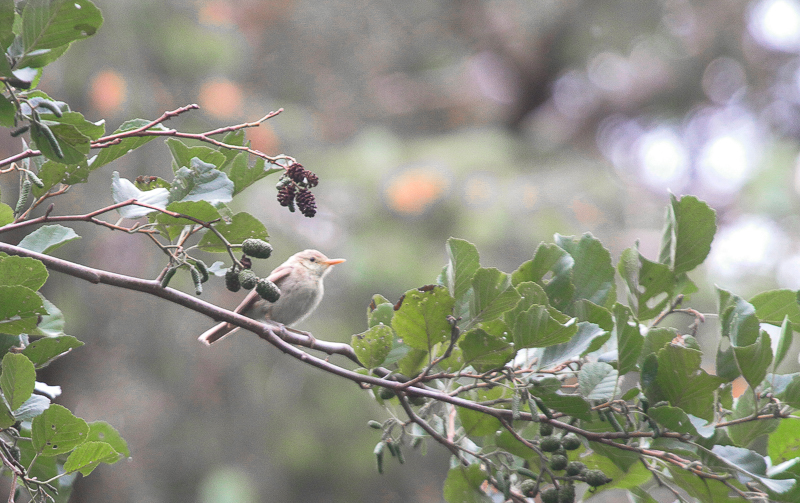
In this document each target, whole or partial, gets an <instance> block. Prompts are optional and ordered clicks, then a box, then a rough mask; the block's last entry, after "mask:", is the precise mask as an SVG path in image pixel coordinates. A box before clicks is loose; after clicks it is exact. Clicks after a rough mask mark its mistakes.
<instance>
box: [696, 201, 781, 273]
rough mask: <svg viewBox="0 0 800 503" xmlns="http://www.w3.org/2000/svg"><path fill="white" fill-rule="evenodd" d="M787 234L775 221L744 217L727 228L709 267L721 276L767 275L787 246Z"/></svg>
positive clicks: (718, 239)
mask: <svg viewBox="0 0 800 503" xmlns="http://www.w3.org/2000/svg"><path fill="white" fill-rule="evenodd" d="M786 242H787V238H786V236H785V234H784V232H783V231H782V230H781V229H780V227H778V225H777V224H775V222H773V221H772V220H768V219H765V218H763V217H756V216H748V217H743V218H742V219H741V220H739V221H738V222H736V223H734V224H732V225H729V226H727V227H723V228H722V229H720V231H719V232H718V233H717V237H716V238H715V240H714V243H713V245H712V247H711V254H710V256H709V266H710V267H711V270H712V271H713V272H714V273H715V274H718V275H720V276H723V277H728V278H739V277H743V276H745V275H766V274H767V273H768V272H769V271H770V270H771V269H772V268H773V267H774V266H775V263H776V260H777V258H778V257H780V256H781V255H782V253H783V251H784V248H785V247H786Z"/></svg>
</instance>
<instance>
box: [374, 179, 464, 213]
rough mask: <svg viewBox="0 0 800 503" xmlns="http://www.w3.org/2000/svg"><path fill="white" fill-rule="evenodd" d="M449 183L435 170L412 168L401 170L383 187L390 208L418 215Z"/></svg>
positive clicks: (429, 205)
mask: <svg viewBox="0 0 800 503" xmlns="http://www.w3.org/2000/svg"><path fill="white" fill-rule="evenodd" d="M449 185H450V183H449V181H448V180H447V178H446V177H445V176H444V175H443V174H441V173H437V172H436V171H431V170H430V169H425V168H413V169H408V170H406V171H403V172H402V173H400V174H398V175H397V176H396V177H395V178H394V179H393V180H391V181H390V182H389V183H388V184H387V185H386V188H385V189H384V195H385V197H386V202H387V204H388V206H389V208H390V209H392V210H393V211H396V212H397V213H400V214H403V215H407V216H418V215H421V214H422V213H424V212H425V211H426V210H427V209H428V208H430V207H431V206H432V205H433V203H435V202H436V201H438V200H439V199H440V198H441V197H442V194H443V193H444V191H445V190H446V189H447V187H448V186H449Z"/></svg>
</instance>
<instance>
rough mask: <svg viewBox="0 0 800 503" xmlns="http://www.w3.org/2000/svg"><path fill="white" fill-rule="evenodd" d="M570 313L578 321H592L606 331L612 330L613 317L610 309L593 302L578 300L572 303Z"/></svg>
mask: <svg viewBox="0 0 800 503" xmlns="http://www.w3.org/2000/svg"><path fill="white" fill-rule="evenodd" d="M572 313H573V314H574V315H575V317H576V318H578V321H588V322H589V323H594V324H596V325H598V326H599V327H600V328H602V329H603V330H605V331H606V332H611V331H612V330H614V318H613V317H612V315H611V311H609V310H608V309H606V308H604V307H601V306H598V305H597V304H595V303H594V302H590V301H588V300H586V299H581V300H578V301H576V302H575V303H574V304H572Z"/></svg>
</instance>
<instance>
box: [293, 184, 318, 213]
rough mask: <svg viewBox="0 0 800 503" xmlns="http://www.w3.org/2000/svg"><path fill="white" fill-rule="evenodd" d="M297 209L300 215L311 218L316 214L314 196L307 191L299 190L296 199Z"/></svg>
mask: <svg viewBox="0 0 800 503" xmlns="http://www.w3.org/2000/svg"><path fill="white" fill-rule="evenodd" d="M296 202H297V208H298V209H299V210H300V213H302V214H303V215H305V216H307V217H309V218H311V217H313V216H314V215H316V214H317V205H316V203H315V202H314V194H312V193H311V191H310V190H308V189H300V191H299V192H298V193H297V197H296Z"/></svg>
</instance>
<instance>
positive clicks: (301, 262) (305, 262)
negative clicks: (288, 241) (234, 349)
mask: <svg viewBox="0 0 800 503" xmlns="http://www.w3.org/2000/svg"><path fill="white" fill-rule="evenodd" d="M342 262H344V259H342V258H336V259H329V258H328V257H326V256H325V255H323V254H322V253H320V252H318V251H317V250H304V251H301V252H298V253H295V254H294V255H292V256H291V257H289V259H288V260H287V261H286V262H284V263H283V264H281V265H279V266H278V267H276V268H275V270H274V271H272V272H271V273H270V275H269V276H268V277H267V279H268V280H269V281H272V282H273V283H275V285H277V286H278V288H279V289H280V291H281V294H280V297H279V298H278V300H276V301H275V302H269V301H267V300H264V299H262V298H261V297H260V296H259V295H258V293H256V291H255V290H252V291H250V293H248V294H247V297H245V299H244V300H243V301H242V303H241V304H239V306H238V307H237V308H236V309H235V311H234V312H236V313H239V314H243V315H245V316H247V317H248V318H253V319H254V320H259V321H261V320H263V321H265V322H266V321H275V322H278V323H282V324H283V325H291V324H294V323H297V322H299V321H301V320H303V319H305V318H306V317H307V316H308V315H309V314H311V313H312V312H313V311H314V309H316V307H317V305H318V304H319V302H320V300H322V295H323V293H324V288H323V286H322V279H323V278H324V277H325V275H326V274H328V272H329V271H330V270H331V266H333V265H336V264H341V263H342ZM238 329H239V327H237V326H236V325H232V324H230V323H225V322H222V323H220V324H218V325H216V326H214V327H213V328H211V329H209V330H207V331H206V332H204V333H203V334H202V335H201V336H200V337H199V338H198V340H200V341H201V342H202V343H204V344H206V345H210V344H212V343H214V342H216V341H218V340H220V339H221V338H223V337H225V336H226V335H228V334H230V333H233V332H235V331H236V330H238Z"/></svg>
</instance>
